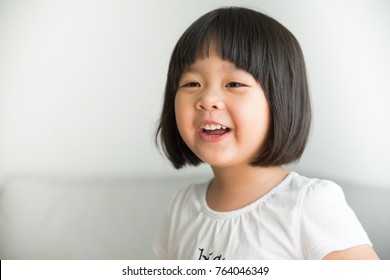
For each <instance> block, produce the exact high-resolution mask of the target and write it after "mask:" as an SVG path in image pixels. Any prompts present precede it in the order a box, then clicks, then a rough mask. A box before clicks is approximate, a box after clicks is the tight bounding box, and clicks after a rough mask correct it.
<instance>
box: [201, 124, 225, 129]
mask: <svg viewBox="0 0 390 280" xmlns="http://www.w3.org/2000/svg"><path fill="white" fill-rule="evenodd" d="M202 128H203V129H205V130H216V129H226V126H223V125H219V124H205V125H204V126H202Z"/></svg>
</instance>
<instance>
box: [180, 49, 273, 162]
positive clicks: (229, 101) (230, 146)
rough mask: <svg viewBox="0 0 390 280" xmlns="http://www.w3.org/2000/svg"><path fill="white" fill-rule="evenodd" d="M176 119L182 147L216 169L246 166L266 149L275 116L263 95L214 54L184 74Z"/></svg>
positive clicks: (243, 73) (241, 72)
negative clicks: (272, 114)
mask: <svg viewBox="0 0 390 280" xmlns="http://www.w3.org/2000/svg"><path fill="white" fill-rule="evenodd" d="M175 114H176V121H177V127H178V129H179V132H180V135H181V137H182V138H183V140H184V142H185V143H186V144H187V146H188V147H189V148H190V149H191V150H192V152H193V153H195V154H196V155H197V156H198V157H199V158H200V159H201V160H203V161H204V162H206V163H209V164H210V165H211V166H213V167H229V166H236V165H242V164H245V165H247V164H249V163H250V162H251V161H252V160H253V159H254V158H255V157H257V156H258V155H259V153H260V152H261V151H262V147H263V146H265V145H267V144H265V145H264V143H265V142H266V139H267V135H268V131H269V127H270V120H271V111H270V108H269V105H268V102H267V100H266V98H265V95H264V92H263V90H262V89H261V87H260V85H259V83H258V82H257V81H256V80H255V78H254V77H253V76H252V75H251V74H249V73H248V72H246V71H244V70H241V69H238V68H236V67H235V65H234V64H232V63H230V62H229V61H226V60H222V59H221V58H220V57H219V56H217V55H215V54H210V56H209V57H208V58H205V59H199V60H197V61H195V63H194V64H192V65H191V66H190V67H188V68H187V69H185V71H184V72H183V74H182V76H181V79H180V81H179V88H178V91H177V94H176V97H175Z"/></svg>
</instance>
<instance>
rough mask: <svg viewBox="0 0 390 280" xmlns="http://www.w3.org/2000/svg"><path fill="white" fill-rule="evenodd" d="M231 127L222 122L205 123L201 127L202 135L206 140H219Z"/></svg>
mask: <svg viewBox="0 0 390 280" xmlns="http://www.w3.org/2000/svg"><path fill="white" fill-rule="evenodd" d="M230 131H231V129H230V128H229V127H226V126H223V125H220V124H205V125H202V127H201V128H200V135H201V137H202V138H203V140H205V141H213V142H214V141H219V140H222V139H223V138H224V136H225V135H227V134H228V133H229V132H230Z"/></svg>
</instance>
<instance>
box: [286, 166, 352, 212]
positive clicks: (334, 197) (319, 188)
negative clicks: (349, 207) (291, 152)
mask: <svg viewBox="0 0 390 280" xmlns="http://www.w3.org/2000/svg"><path fill="white" fill-rule="evenodd" d="M288 191H289V192H290V193H293V194H295V199H296V203H297V204H298V205H302V204H311V203H312V204H314V205H317V206H318V204H317V203H321V202H329V200H331V201H333V202H336V201H338V202H342V203H345V197H344V193H343V190H342V188H341V187H340V186H339V185H338V184H336V183H335V182H332V181H329V180H322V179H317V178H307V177H305V176H301V175H298V174H297V173H295V172H294V176H292V177H291V179H290V181H289V188H288Z"/></svg>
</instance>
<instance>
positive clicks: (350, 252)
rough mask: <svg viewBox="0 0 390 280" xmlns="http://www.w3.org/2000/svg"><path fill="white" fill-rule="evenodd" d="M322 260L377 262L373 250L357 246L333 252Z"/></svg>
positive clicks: (368, 246) (364, 246)
mask: <svg viewBox="0 0 390 280" xmlns="http://www.w3.org/2000/svg"><path fill="white" fill-rule="evenodd" d="M322 259H323V260H379V257H378V256H377V254H376V253H375V251H374V249H373V248H372V247H371V246H370V245H368V244H365V245H359V246H356V247H352V248H348V249H345V250H340V251H333V252H330V253H329V254H327V255H326V256H325V257H323V258H322Z"/></svg>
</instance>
